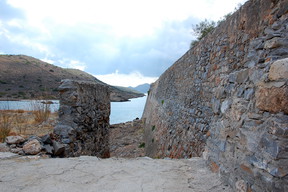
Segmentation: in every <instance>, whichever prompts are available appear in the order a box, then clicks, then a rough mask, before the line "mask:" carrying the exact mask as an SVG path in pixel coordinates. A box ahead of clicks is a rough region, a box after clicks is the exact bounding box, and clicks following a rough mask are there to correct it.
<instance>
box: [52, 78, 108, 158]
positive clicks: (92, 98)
mask: <svg viewBox="0 0 288 192" xmlns="http://www.w3.org/2000/svg"><path fill="white" fill-rule="evenodd" d="M59 91H60V109H59V123H58V125H56V126H55V128H54V133H55V134H56V135H58V136H59V137H60V141H61V143H64V144H65V151H64V155H65V156H69V157H71V156H80V155H92V156H98V157H109V142H108V140H109V139H108V138H109V115H110V99H109V97H110V92H109V88H108V86H104V85H101V84H96V83H92V82H86V81H72V80H63V81H62V84H61V85H60V87H59ZM53 145H54V144H53ZM59 153H60V152H59Z"/></svg>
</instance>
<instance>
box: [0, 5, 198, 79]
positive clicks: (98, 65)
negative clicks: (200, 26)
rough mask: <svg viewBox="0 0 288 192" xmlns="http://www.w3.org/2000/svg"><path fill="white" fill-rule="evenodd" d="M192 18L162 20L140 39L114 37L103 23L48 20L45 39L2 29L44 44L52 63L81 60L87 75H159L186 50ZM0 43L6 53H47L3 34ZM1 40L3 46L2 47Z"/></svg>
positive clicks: (10, 15)
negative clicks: (64, 23) (61, 23)
mask: <svg viewBox="0 0 288 192" xmlns="http://www.w3.org/2000/svg"><path fill="white" fill-rule="evenodd" d="M2 5H5V6H6V7H5V11H6V13H5V14H4V15H5V17H6V19H9V18H14V17H16V16H17V17H22V16H21V14H22V13H21V12H20V11H19V12H17V10H15V9H13V10H11V7H10V8H9V7H7V4H3V2H2V1H1V3H0V7H1V6H2ZM0 12H1V8H0ZM8 12H9V13H8ZM0 16H1V14H0ZM0 19H1V20H2V18H0ZM2 21H3V20H2ZM195 21H196V20H195V19H194V18H188V19H187V20H185V21H183V22H166V23H164V24H163V27H161V28H160V29H159V30H158V31H156V32H155V34H153V35H152V36H150V37H143V38H128V37H125V38H123V37H122V38H120V37H114V36H112V35H111V34H109V33H107V30H106V29H105V26H89V25H86V24H81V25H78V26H74V27H70V28H66V27H65V26H59V25H55V24H54V23H53V22H51V21H48V20H47V21H44V23H43V24H44V26H45V27H46V28H47V29H48V30H49V32H50V37H49V38H48V37H47V38H45V34H42V33H41V31H37V30H34V29H29V28H25V29H21V30H19V29H16V28H13V27H9V26H7V25H4V26H2V28H3V27H4V28H5V29H6V30H8V31H9V33H11V34H14V35H21V36H23V37H24V38H27V39H28V40H30V41H32V42H37V43H39V44H43V45H45V46H46V47H47V48H48V49H49V51H50V52H51V54H50V55H49V57H48V58H47V59H50V60H54V61H56V62H55V63H54V64H56V65H57V64H59V63H57V61H59V60H61V59H63V58H69V59H73V60H78V61H81V62H83V63H85V64H86V65H87V69H86V71H87V72H89V73H91V74H109V73H112V72H115V71H116V70H119V71H120V72H121V73H126V74H128V73H130V72H133V71H139V72H140V73H142V74H143V75H145V76H159V75H161V74H162V73H163V72H164V71H165V70H166V69H167V68H168V67H170V66H171V65H172V64H173V63H174V62H175V61H176V60H177V59H178V58H179V57H180V56H181V55H183V54H184V53H185V52H186V51H187V50H188V49H189V45H190V41H191V39H192V35H191V33H190V31H191V26H192V24H194V23H195ZM23 22H25V20H23ZM196 22H197V21H196ZM24 25H25V23H24ZM0 27H1V26H0ZM95 27H97V28H95ZM0 31H1V29H0ZM0 42H1V43H0V51H2V52H5V53H8V54H10V53H11V54H27V55H30V56H33V57H37V58H46V57H47V53H42V52H40V51H39V50H38V51H37V50H36V49H31V47H30V48H29V47H25V45H22V44H21V43H15V42H11V41H10V40H9V39H8V38H6V37H5V36H3V35H2V36H1V35H0ZM3 43H4V44H5V46H2V45H3ZM97 45H99V46H97ZM105 45H107V46H105ZM102 47H103V48H102ZM109 48H111V49H109ZM113 51H115V53H114V52H113Z"/></svg>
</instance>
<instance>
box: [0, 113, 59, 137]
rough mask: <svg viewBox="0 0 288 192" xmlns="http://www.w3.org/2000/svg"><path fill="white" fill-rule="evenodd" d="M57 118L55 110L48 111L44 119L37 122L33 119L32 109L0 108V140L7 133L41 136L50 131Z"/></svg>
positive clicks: (7, 134)
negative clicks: (52, 111)
mask: <svg viewBox="0 0 288 192" xmlns="http://www.w3.org/2000/svg"><path fill="white" fill-rule="evenodd" d="M57 119H58V114H57V113H56V112H55V113H51V112H50V113H49V117H47V119H46V121H42V122H41V123H39V122H37V121H36V120H35V112H34V111H24V110H20V111H19V110H0V142H3V141H4V140H5V137H7V136H9V135H22V136H29V135H38V136H42V135H45V134H49V133H52V132H53V128H54V126H55V124H56V122H57Z"/></svg>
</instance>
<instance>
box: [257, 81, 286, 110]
mask: <svg viewBox="0 0 288 192" xmlns="http://www.w3.org/2000/svg"><path fill="white" fill-rule="evenodd" d="M255 96H256V107H257V108H259V109H261V110H263V111H269V112H272V113H278V112H284V113H286V114H288V87H287V86H282V87H271V88H270V87H266V86H260V87H259V88H258V89H257V91H256V93H255Z"/></svg>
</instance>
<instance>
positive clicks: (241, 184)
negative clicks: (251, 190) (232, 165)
mask: <svg viewBox="0 0 288 192" xmlns="http://www.w3.org/2000/svg"><path fill="white" fill-rule="evenodd" d="M235 188H236V191H237V192H246V191H247V184H246V182H245V181H244V180H239V181H237V182H236V183H235Z"/></svg>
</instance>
